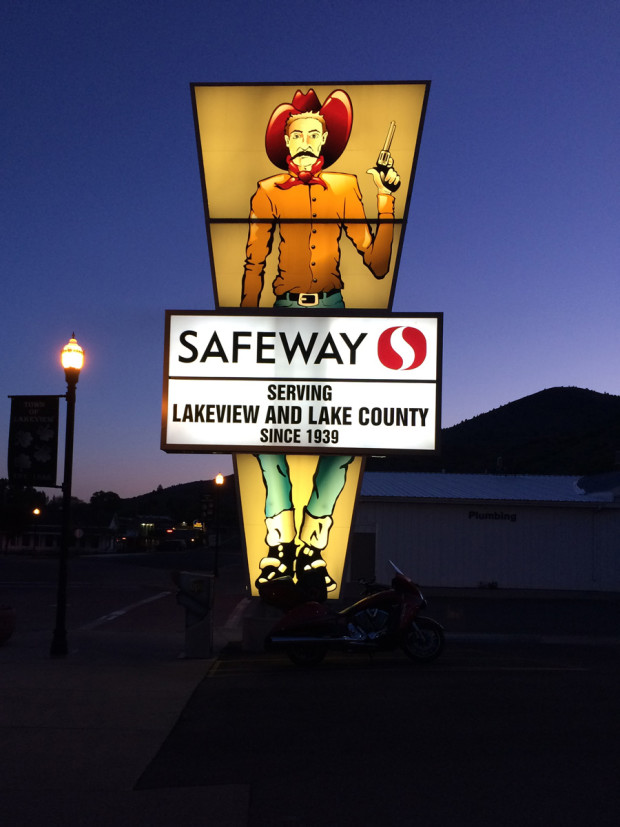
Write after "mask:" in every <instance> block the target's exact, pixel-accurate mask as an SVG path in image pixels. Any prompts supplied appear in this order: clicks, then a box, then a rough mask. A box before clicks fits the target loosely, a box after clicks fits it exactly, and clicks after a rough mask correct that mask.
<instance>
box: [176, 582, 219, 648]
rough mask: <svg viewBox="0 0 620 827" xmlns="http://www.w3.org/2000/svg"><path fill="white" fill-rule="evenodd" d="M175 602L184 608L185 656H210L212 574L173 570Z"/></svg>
mask: <svg viewBox="0 0 620 827" xmlns="http://www.w3.org/2000/svg"><path fill="white" fill-rule="evenodd" d="M172 580H173V582H174V584H175V586H177V588H178V592H177V603H178V604H179V606H183V608H184V609H185V657H187V658H210V657H211V656H212V655H213V592H214V580H215V577H214V575H213V574H206V573H205V572H194V571H173V572H172Z"/></svg>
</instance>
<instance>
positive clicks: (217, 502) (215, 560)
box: [213, 474, 224, 577]
mask: <svg viewBox="0 0 620 827" xmlns="http://www.w3.org/2000/svg"><path fill="white" fill-rule="evenodd" d="M223 485H224V475H223V474H216V476H215V556H214V558H213V574H214V575H215V576H216V577H217V576H218V575H219V573H220V570H219V555H220V488H221V487H222V486H223Z"/></svg>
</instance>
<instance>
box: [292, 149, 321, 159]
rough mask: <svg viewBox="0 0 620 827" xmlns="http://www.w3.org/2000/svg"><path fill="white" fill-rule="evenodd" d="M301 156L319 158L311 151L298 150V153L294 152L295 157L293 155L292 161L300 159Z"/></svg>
mask: <svg viewBox="0 0 620 827" xmlns="http://www.w3.org/2000/svg"><path fill="white" fill-rule="evenodd" d="M303 155H309V156H310V157H311V158H318V157H319V156H318V155H317V154H316V152H313V151H312V150H311V149H300V150H299V152H296V153H295V155H293V160H295V158H301V157H302V156H303Z"/></svg>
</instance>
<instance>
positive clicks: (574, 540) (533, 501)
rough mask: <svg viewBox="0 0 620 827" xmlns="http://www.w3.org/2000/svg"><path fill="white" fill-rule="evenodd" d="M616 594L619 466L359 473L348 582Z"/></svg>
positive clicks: (619, 541) (618, 577)
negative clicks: (580, 470)
mask: <svg viewBox="0 0 620 827" xmlns="http://www.w3.org/2000/svg"><path fill="white" fill-rule="evenodd" d="M390 559H391V560H393V561H394V562H395V563H396V564H397V565H399V566H400V568H402V569H403V570H404V571H405V572H406V573H407V574H409V575H410V576H411V577H412V578H413V579H414V580H416V581H418V582H419V583H421V584H423V585H426V586H429V587H431V586H441V587H474V588H476V587H481V586H482V587H490V588H495V587H497V588H515V589H566V590H587V591H620V473H615V474H605V475H599V476H598V477H583V478H579V477H561V476H557V477H556V476H503V475H496V474H484V475H482V474H481V475H477V474H425V473H420V474H418V473H404V472H403V473H399V472H380V473H373V472H370V473H367V474H366V475H365V476H364V480H363V484H362V491H361V496H360V499H359V502H358V506H357V510H356V517H355V521H354V533H353V538H352V542H351V553H350V555H349V563H348V578H347V579H348V580H349V581H355V580H357V579H358V578H359V577H365V576H372V575H373V574H376V576H377V579H378V580H379V581H382V580H386V579H389V577H390V576H391V575H390V572H391V568H390V566H389V562H388V561H389V560H390Z"/></svg>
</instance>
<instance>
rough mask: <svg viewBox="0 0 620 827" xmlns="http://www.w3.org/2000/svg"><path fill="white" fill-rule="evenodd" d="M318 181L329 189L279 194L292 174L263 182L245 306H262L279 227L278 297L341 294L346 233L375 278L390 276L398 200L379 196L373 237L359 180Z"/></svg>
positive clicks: (254, 206)
mask: <svg viewBox="0 0 620 827" xmlns="http://www.w3.org/2000/svg"><path fill="white" fill-rule="evenodd" d="M319 177H320V178H321V179H322V180H323V181H324V182H325V184H326V185H327V187H326V188H325V189H324V188H323V187H322V186H321V185H320V184H310V185H308V184H298V185H296V186H294V187H291V188H290V189H287V190H282V189H279V188H278V187H277V186H276V184H278V183H283V182H284V181H287V180H288V179H289V178H290V176H289V174H288V173H281V174H280V175H274V176H273V177H271V178H266V179H265V180H263V181H259V182H258V189H257V191H256V193H255V195H254V197H253V198H252V202H251V209H250V229H249V234H248V243H247V249H246V261H245V272H244V275H243V288H242V298H241V306H242V307H258V304H259V300H260V294H261V292H262V289H263V284H264V273H265V261H266V259H267V256H268V255H269V253H270V252H271V248H272V245H273V239H274V233H275V229H276V226H278V228H279V232H280V245H279V260H278V272H277V275H276V278H275V279H274V282H273V285H272V287H273V292H274V294H275V295H276V296H281V295H282V294H283V293H288V292H290V293H319V292H323V291H329V290H335V289H338V290H339V289H341V288H342V286H343V282H342V278H341V275H340V246H339V243H340V236H341V234H342V230H343V229H344V231H345V233H346V235H347V236H348V237H349V238H350V239H351V241H352V242H353V244H354V245H355V247H356V248H357V250H358V251H359V252H360V254H361V255H362V256H363V259H364V264H365V265H366V266H367V267H368V269H369V270H370V271H371V272H372V274H373V275H374V276H375V278H378V279H381V278H383V277H384V276H385V275H386V274H387V272H388V270H389V268H390V258H391V254H392V239H393V236H394V225H393V223H392V219H393V218H394V196H393V195H385V194H382V193H378V194H377V207H378V214H379V221H378V224H377V231H376V233H375V235H374V236H373V234H372V231H371V229H370V226H369V225H368V221H367V219H366V215H365V214H364V205H363V204H362V195H361V193H360V189H359V185H358V183H357V178H356V176H355V175H347V174H344V173H339V172H322V173H321V174H320V176H319ZM382 219H389V220H387V221H385V220H382Z"/></svg>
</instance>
